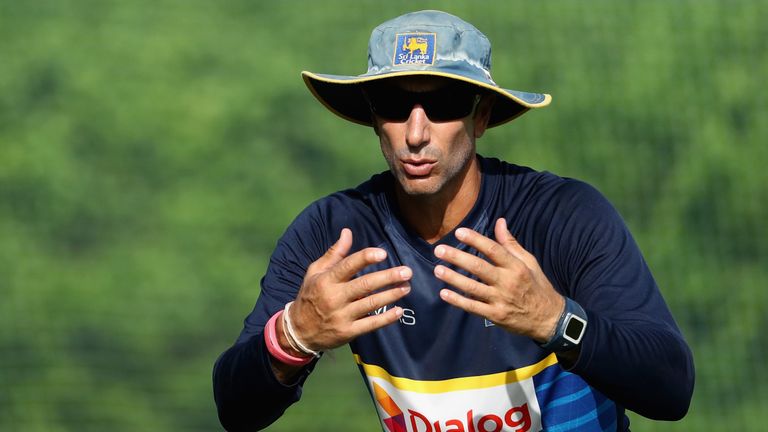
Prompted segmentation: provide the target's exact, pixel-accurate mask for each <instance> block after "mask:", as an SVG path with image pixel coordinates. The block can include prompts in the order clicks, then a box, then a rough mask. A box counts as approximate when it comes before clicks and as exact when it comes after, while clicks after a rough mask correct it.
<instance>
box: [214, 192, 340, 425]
mask: <svg viewBox="0 0 768 432" xmlns="http://www.w3.org/2000/svg"><path fill="white" fill-rule="evenodd" d="M326 245H327V238H326V236H325V229H324V228H323V225H322V218H321V217H320V215H319V210H318V206H317V205H313V206H310V207H309V208H307V209H306V210H305V211H304V212H302V213H301V214H300V215H299V216H298V217H297V218H296V220H294V222H293V223H292V224H291V226H289V227H288V229H287V230H286V232H285V233H284V234H283V236H282V237H281V238H280V240H279V241H278V243H277V246H276V248H275V250H274V252H273V254H272V256H271V258H270V261H269V266H268V268H267V272H266V274H265V275H264V277H263V278H262V280H261V292H260V294H259V298H258V300H257V301H256V306H255V307H254V309H253V311H252V312H251V313H250V314H249V315H248V317H246V319H245V322H244V326H243V329H242V331H241V332H240V336H239V337H238V339H237V341H236V342H235V344H234V345H233V346H232V347H230V348H229V349H228V350H226V351H225V352H224V353H223V354H222V355H221V356H219V358H218V359H217V361H216V364H215V365H214V369H213V391H214V399H215V401H216V408H217V410H218V415H219V420H220V422H221V424H222V426H224V428H225V429H226V430H228V431H241V430H243V431H245V430H248V431H252V430H260V429H263V428H265V427H267V426H269V425H270V424H272V423H273V422H274V421H275V420H277V419H278V418H280V416H282V414H283V413H284V412H285V410H286V409H287V408H288V407H289V406H290V405H291V404H293V403H295V402H296V401H298V400H299V398H300V397H301V390H302V385H303V384H304V382H305V381H306V379H307V377H308V376H309V374H310V372H311V371H312V369H313V368H314V365H315V362H313V363H311V364H310V365H308V366H307V367H305V368H304V369H303V370H302V372H301V373H300V374H299V376H298V377H297V379H296V381H295V382H294V383H292V384H291V385H285V384H283V383H281V382H279V381H278V380H277V378H276V377H275V375H274V373H273V371H272V367H271V365H270V361H271V360H270V354H269V352H268V351H267V347H266V343H265V341H264V326H265V325H266V322H267V320H268V319H269V318H270V317H271V316H272V315H274V314H275V313H277V312H278V311H279V310H281V309H283V308H284V307H285V304H286V303H288V302H290V301H292V300H293V299H295V298H296V294H297V293H298V291H299V288H300V287H301V284H302V281H303V280H304V274H305V273H306V270H307V268H308V267H309V265H310V264H311V263H312V262H314V261H315V260H316V259H317V258H319V257H320V256H321V255H322V254H323V253H324V252H325V250H326V249H327V246H326Z"/></svg>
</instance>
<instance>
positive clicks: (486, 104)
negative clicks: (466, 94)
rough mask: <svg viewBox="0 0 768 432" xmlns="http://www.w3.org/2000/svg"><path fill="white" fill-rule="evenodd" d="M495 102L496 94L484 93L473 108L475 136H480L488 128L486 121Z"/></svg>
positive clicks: (489, 117)
mask: <svg viewBox="0 0 768 432" xmlns="http://www.w3.org/2000/svg"><path fill="white" fill-rule="evenodd" d="M495 102H496V95H494V94H484V95H483V97H482V99H480V102H479V103H478V104H477V108H476V109H475V117H474V118H473V119H472V121H473V122H474V123H475V138H480V137H481V136H483V134H484V133H485V130H486V129H488V121H489V120H490V119H491V109H492V108H493V104H494V103H495Z"/></svg>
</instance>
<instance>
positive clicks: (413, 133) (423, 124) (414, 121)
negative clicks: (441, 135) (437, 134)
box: [405, 104, 430, 147]
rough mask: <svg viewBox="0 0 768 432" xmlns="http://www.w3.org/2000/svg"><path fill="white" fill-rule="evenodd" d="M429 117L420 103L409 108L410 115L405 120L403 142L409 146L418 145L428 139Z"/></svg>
mask: <svg viewBox="0 0 768 432" xmlns="http://www.w3.org/2000/svg"><path fill="white" fill-rule="evenodd" d="M429 123H430V122H429V118H428V117H427V112H426V111H424V107H423V106H421V104H415V105H414V106H413V108H411V115H410V116H408V120H406V132H405V142H406V144H408V145H409V146H411V147H418V146H420V145H422V144H424V143H426V142H428V141H429Z"/></svg>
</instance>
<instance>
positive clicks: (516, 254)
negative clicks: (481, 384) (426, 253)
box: [435, 218, 565, 342]
mask: <svg viewBox="0 0 768 432" xmlns="http://www.w3.org/2000/svg"><path fill="white" fill-rule="evenodd" d="M494 234H495V235H496V240H495V241H494V240H492V239H490V238H488V237H485V236H483V235H481V234H480V233H478V232H475V231H473V230H471V229H468V228H459V229H457V230H456V238H457V239H458V240H459V241H461V242H462V243H464V244H466V245H468V246H471V247H473V248H475V249H477V250H478V251H479V252H480V253H482V254H483V255H485V256H486V257H487V258H488V261H486V260H484V259H482V258H480V257H478V256H475V255H471V254H468V253H466V252H464V251H461V250H459V249H456V248H454V247H451V246H446V245H440V246H437V247H436V248H435V256H437V257H438V258H440V259H442V260H444V261H446V262H448V263H451V264H453V265H455V266H457V267H459V268H462V269H464V270H466V271H467V272H469V273H471V274H473V275H475V276H476V277H477V278H478V279H479V281H478V280H475V279H472V278H470V277H467V276H464V275H462V274H460V273H458V272H456V271H454V270H451V269H450V268H448V267H446V266H443V265H438V266H436V267H435V276H436V277H437V278H438V279H440V280H442V281H444V282H446V283H448V284H450V285H452V286H454V287H455V288H457V289H459V290H461V291H462V292H464V293H465V294H466V295H461V294H459V293H457V292H455V291H452V290H449V289H443V290H441V291H440V297H441V298H442V299H443V300H444V301H446V302H447V303H450V304H451V305H453V306H456V307H458V308H461V309H463V310H465V311H467V312H469V313H472V314H475V315H479V316H481V317H484V318H486V319H488V320H490V321H492V322H493V323H494V324H496V325H498V326H501V327H503V328H504V329H506V330H508V331H510V332H512V333H516V334H521V335H525V336H528V337H530V338H532V339H534V340H536V341H538V342H546V341H547V340H548V339H549V338H550V336H551V335H552V334H553V333H554V329H555V326H556V325H557V321H558V319H559V318H560V314H561V313H562V311H563V309H564V307H565V300H564V299H563V296H562V295H560V294H559V293H558V292H557V291H555V289H554V287H553V286H552V284H551V283H550V282H549V279H547V277H546V276H545V275H544V272H543V271H542V270H541V267H539V263H538V262H537V261H536V258H535V257H534V256H533V255H531V254H530V253H528V251H526V250H525V249H524V248H523V247H522V246H521V245H520V243H518V242H517V240H516V239H515V238H514V237H513V236H512V234H511V233H510V232H509V230H508V229H507V223H506V220H504V219H503V218H501V219H499V220H497V221H496V226H495V229H494Z"/></svg>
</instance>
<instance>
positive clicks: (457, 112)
mask: <svg viewBox="0 0 768 432" xmlns="http://www.w3.org/2000/svg"><path fill="white" fill-rule="evenodd" d="M430 95H431V96H430V97H428V98H425V99H424V100H423V103H422V106H423V107H424V110H425V111H426V112H427V117H429V119H430V120H432V121H437V122H439V121H448V120H456V119H460V118H464V117H466V116H468V115H469V114H470V113H471V112H472V109H473V108H474V104H475V94H474V93H472V92H466V91H463V90H462V89H449V88H447V89H443V90H439V91H436V92H432V93H430Z"/></svg>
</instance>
